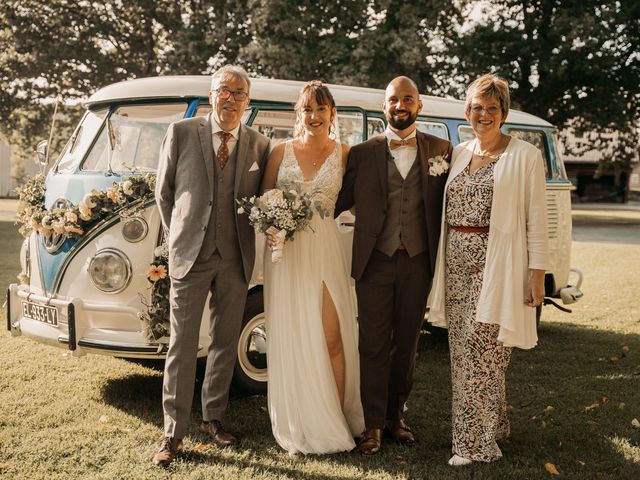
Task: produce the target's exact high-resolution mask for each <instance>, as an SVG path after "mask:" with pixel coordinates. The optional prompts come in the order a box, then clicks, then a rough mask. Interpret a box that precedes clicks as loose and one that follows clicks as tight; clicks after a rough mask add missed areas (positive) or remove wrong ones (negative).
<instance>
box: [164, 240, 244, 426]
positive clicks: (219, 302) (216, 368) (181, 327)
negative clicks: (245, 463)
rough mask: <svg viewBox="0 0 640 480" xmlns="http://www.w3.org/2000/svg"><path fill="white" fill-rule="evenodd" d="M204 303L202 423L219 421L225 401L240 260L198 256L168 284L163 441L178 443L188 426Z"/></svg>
mask: <svg viewBox="0 0 640 480" xmlns="http://www.w3.org/2000/svg"><path fill="white" fill-rule="evenodd" d="M209 292H211V300H210V303H209V310H210V326H209V334H210V336H211V339H212V342H211V345H210V346H209V351H208V354H207V367H206V371H205V377H204V382H203V384H202V419H203V420H204V421H211V420H220V419H221V418H222V415H223V413H224V411H225V409H226V407H227V403H228V401H229V385H230V383H231V377H232V375H233V366H234V364H235V361H236V357H237V344H238V338H239V336H240V327H241V325H242V316H243V313H244V306H245V302H246V299H247V282H246V280H245V277H244V271H243V267H242V259H240V258H234V259H227V260H225V259H222V258H221V257H220V255H219V254H218V253H217V252H216V253H214V254H213V255H211V256H210V257H209V258H208V259H206V260H201V259H200V257H199V258H198V260H197V261H196V263H195V264H194V265H193V267H192V268H191V270H190V271H189V273H187V275H186V276H185V277H183V278H180V279H176V278H172V279H171V292H170V294H169V299H170V304H171V317H170V321H171V337H170V340H169V351H168V352H167V361H166V364H165V371H164V383H163V390H162V407H163V410H164V430H165V435H166V436H168V437H175V438H183V437H184V436H185V435H186V433H187V431H188V427H189V423H190V414H191V404H192V401H193V390H194V386H195V378H196V360H197V355H198V339H199V332H200V323H201V321H202V312H203V309H204V305H205V302H206V299H207V295H208V294H209Z"/></svg>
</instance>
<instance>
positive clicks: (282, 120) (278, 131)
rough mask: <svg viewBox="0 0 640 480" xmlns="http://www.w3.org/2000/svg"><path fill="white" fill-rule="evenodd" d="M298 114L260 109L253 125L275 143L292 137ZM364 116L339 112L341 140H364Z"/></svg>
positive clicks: (350, 143)
mask: <svg viewBox="0 0 640 480" xmlns="http://www.w3.org/2000/svg"><path fill="white" fill-rule="evenodd" d="M295 122H296V115H295V113H294V112H293V111H292V110H267V109H260V110H258V113H257V114H256V116H255V118H254V119H253V123H252V124H251V126H252V127H253V128H255V129H256V130H258V131H259V132H260V133H262V134H263V135H265V136H267V137H269V138H270V139H271V140H272V141H273V142H274V143H275V144H277V143H280V142H283V141H286V140H289V139H292V138H293V134H294V132H293V130H294V125H295ZM363 123H364V116H363V115H362V113H360V112H338V128H339V130H340V142H342V143H347V144H349V145H355V144H356V143H360V142H362V125H363Z"/></svg>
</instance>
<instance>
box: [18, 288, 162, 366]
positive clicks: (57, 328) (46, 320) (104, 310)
mask: <svg viewBox="0 0 640 480" xmlns="http://www.w3.org/2000/svg"><path fill="white" fill-rule="evenodd" d="M137 313H138V312H137V311H136V310H135V309H134V308H131V307H126V306H125V307H123V306H119V305H104V304H96V303H91V302H86V301H84V300H82V299H80V298H61V297H54V298H49V297H45V296H42V295H38V294H35V293H32V292H31V291H30V290H29V286H28V285H17V284H11V285H10V286H9V288H8V289H7V329H8V330H9V331H10V332H11V335H13V336H18V335H25V336H27V337H30V338H33V339H34V340H36V341H38V342H40V343H45V344H48V345H53V346H56V347H60V348H67V349H69V350H70V351H71V352H72V353H73V354H74V355H78V356H80V355H84V354H86V353H99V354H106V355H110V356H115V357H127V358H164V356H165V354H166V345H164V344H154V343H149V342H147V341H146V339H145V338H144V334H143V332H142V331H141V330H139V331H129V330H115V329H109V328H97V326H96V325H91V322H90V321H89V319H91V318H95V317H96V316H104V315H105V314H108V315H114V316H117V315H126V316H133V317H134V318H137ZM138 323H139V321H138Z"/></svg>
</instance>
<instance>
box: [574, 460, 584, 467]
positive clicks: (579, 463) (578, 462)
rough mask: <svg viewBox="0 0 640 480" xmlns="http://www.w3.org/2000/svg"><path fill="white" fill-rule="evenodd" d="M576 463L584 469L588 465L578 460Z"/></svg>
mask: <svg viewBox="0 0 640 480" xmlns="http://www.w3.org/2000/svg"><path fill="white" fill-rule="evenodd" d="M576 463H577V464H578V465H581V466H583V467H584V466H585V465H586V463H584V462H583V461H582V460H576Z"/></svg>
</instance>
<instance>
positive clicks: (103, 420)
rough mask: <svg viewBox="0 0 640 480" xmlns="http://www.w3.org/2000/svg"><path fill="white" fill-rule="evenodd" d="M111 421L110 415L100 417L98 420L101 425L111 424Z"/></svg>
mask: <svg viewBox="0 0 640 480" xmlns="http://www.w3.org/2000/svg"><path fill="white" fill-rule="evenodd" d="M110 421H111V417H110V416H109V415H100V418H99V419H98V422H99V423H102V424H103V425H104V424H105V423H109V422H110Z"/></svg>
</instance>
